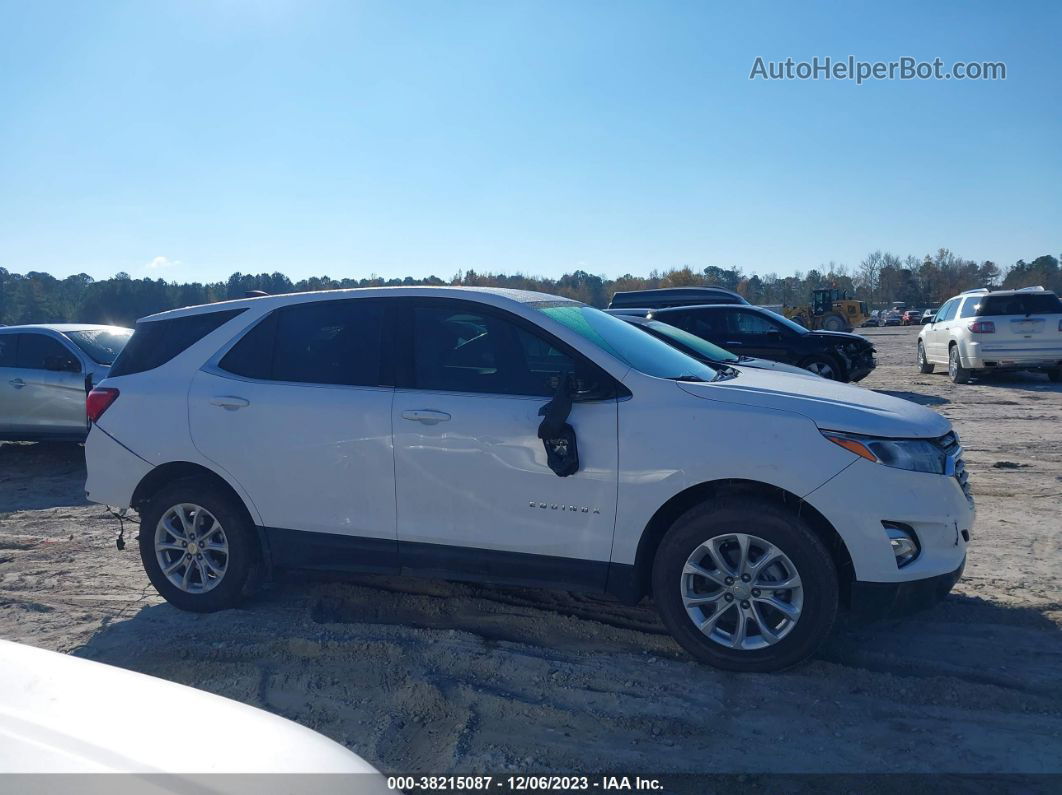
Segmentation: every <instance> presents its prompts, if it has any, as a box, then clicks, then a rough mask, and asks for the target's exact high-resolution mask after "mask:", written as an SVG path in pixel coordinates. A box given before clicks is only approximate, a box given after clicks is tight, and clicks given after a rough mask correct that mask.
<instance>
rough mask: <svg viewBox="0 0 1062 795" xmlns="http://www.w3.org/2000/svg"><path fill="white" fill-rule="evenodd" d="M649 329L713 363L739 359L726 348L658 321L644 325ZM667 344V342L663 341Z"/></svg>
mask: <svg viewBox="0 0 1062 795" xmlns="http://www.w3.org/2000/svg"><path fill="white" fill-rule="evenodd" d="M645 325H646V326H647V327H648V328H649V329H651V330H652V331H653V332H655V333H656V335H657V336H660V337H667V338H668V340H674V341H675V342H676V343H678V344H679V345H681V346H682V347H683V348H687V349H689V350H691V351H693V352H694V353H696V354H697V355H698V356H703V357H704V358H705V359H711V360H712V361H713V362H736V361H739V358H738V357H737V356H736V355H735V354H733V353H731V352H730V351H728V350H726V348H720V347H719V346H718V345H713V344H712V343H710V342H708V340H706V339H701V338H700V337H698V336H697V335H696V334H690V333H689V332H688V331H684V330H683V329H680V328H678V327H676V326H670V325H668V324H667V323H661V322H660V321H659V320H650V321H649V322H648V323H646V324H645ZM665 342H667V340H665Z"/></svg>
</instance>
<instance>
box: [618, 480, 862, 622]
mask: <svg viewBox="0 0 1062 795" xmlns="http://www.w3.org/2000/svg"><path fill="white" fill-rule="evenodd" d="M733 496H737V497H752V498H756V499H760V500H764V501H768V502H771V503H774V504H776V505H781V506H782V507H784V508H785V509H786V510H788V511H791V512H793V513H794V514H795V515H796V516H798V517H800V518H801V519H803V520H804V521H806V522H807V523H808V524H809V525H810V527H811V529H812V530H813V531H814V532H815V534H816V535H817V536H818V537H819V540H821V541H822V543H823V546H825V547H826V550H827V552H829V554H830V559H831V560H833V563H834V566H835V567H836V570H837V581H838V583H839V584H840V586H841V593H840V598H841V603H842V604H848V603H849V601H850V595H851V584H852V581H853V580H854V579H855V569H854V567H853V565H852V556H851V554H850V553H849V552H848V547H847V545H846V544H845V543H844V539H843V538H841V534H840V533H838V532H837V529H836V528H835V527H834V526H833V525H832V524H831V523H830V521H829V520H828V519H827V518H826V517H825V516H823V515H822V513H820V512H819V511H818V510H817V509H816V508H815V507H814V506H813V505H811V504H810V503H808V502H806V501H804V500H802V499H800V497H798V496H797V495H795V494H793V493H792V492H789V491H786V490H785V489H782V488H779V487H777V486H772V485H770V484H769V483H763V482H760V481H755V480H743V479H727V480H715V481H708V482H705V483H698V484H697V485H695V486H690V487H689V488H687V489H685V490H684V491H681V492H679V493H678V494H676V495H674V496H673V497H671V499H669V500H668V501H667V502H665V503H664V504H663V505H661V506H660V508H658V509H657V511H656V513H655V514H653V517H652V518H651V519H650V520H649V523H648V524H647V525H646V526H645V529H644V530H643V531H642V536H641V539H640V540H639V542H638V551H637V553H636V555H635V562H634V566H633V572H630V573H629V575H628V577H629V578H630V581H629V582H628V583H626V587H625V588H622V589H619V588H616V589H615V591H616V592H617V595H620V596H622V597H623V598H624V599H625V601H634V602H636V601H638V600H639V599H641V598H642V597H643V596H646V595H648V594H649V593H650V590H651V588H650V582H651V579H652V570H653V560H654V559H655V557H656V552H657V550H658V549H659V547H660V542H661V541H662V540H663V538H664V535H665V534H666V533H667V531H668V530H669V529H670V528H671V526H672V525H673V524H674V523H675V521H676V520H677V519H678V518H679V517H680V516H681V515H682V514H683V513H685V512H686V511H687V510H689V509H690V508H692V507H693V506H695V505H698V504H700V503H702V502H705V501H707V500H713V499H720V498H722V497H733ZM611 584H612V582H611V578H610V585H611ZM610 590H613V589H611V588H610Z"/></svg>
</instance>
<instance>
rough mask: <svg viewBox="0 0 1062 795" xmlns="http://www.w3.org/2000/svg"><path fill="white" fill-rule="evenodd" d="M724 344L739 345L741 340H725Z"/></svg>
mask: <svg viewBox="0 0 1062 795" xmlns="http://www.w3.org/2000/svg"><path fill="white" fill-rule="evenodd" d="M724 344H726V345H740V344H741V340H727V341H726V342H725V343H724Z"/></svg>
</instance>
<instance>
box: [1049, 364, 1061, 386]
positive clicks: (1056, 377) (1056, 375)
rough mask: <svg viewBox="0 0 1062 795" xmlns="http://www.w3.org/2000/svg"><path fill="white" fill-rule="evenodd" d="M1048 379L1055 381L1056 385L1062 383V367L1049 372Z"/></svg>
mask: <svg viewBox="0 0 1062 795" xmlns="http://www.w3.org/2000/svg"><path fill="white" fill-rule="evenodd" d="M1047 377H1048V378H1050V379H1051V380H1052V381H1054V382H1055V383H1056V384H1057V383H1058V382H1059V381H1062V367H1052V368H1051V369H1050V370H1048V371H1047Z"/></svg>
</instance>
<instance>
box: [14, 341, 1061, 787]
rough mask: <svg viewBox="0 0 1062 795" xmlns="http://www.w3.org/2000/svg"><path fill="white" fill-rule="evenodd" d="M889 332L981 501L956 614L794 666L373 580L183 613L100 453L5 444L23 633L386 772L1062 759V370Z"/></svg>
mask: <svg viewBox="0 0 1062 795" xmlns="http://www.w3.org/2000/svg"><path fill="white" fill-rule="evenodd" d="M916 333H917V329H903V328H890V329H873V330H870V331H869V332H868V336H870V337H872V338H873V339H874V341H875V342H876V344H877V345H878V351H879V354H878V355H879V361H880V364H879V367H878V369H877V370H876V371H875V372H874V373H873V374H872V375H871V376H870V377H869V378H868V379H867V380H866V381H865V382H864V384H863V386H865V387H866V388H868V389H877V390H882V391H886V392H889V393H891V394H896V395H899V396H901V397H905V398H908V399H911V400H915V401H917V402H920V403H923V404H926V405H928V406H931V407H932V408H934V409H935V410H937V411H939V412H941V413H942V414H944V415H945V416H947V417H948V418H949V419H951V420H952V421H953V422H954V424H955V425H956V427H957V430H958V431H959V434H960V436H961V437H962V439H963V442H964V445H965V446H966V449H967V465H968V467H969V469H970V470H971V480H972V483H973V488H974V492H975V495H976V498H977V501H978V511H979V517H978V524H977V526H976V528H975V532H974V538H973V545H972V547H971V552H970V559H969V562H968V566H967V570H966V576H965V578H964V579H963V580H962V581H961V582H960V584H959V585H958V586H957V590H956V592H955V593H954V594H953V595H952V596H951V597H950V598H949V599H948V600H947V601H946V602H945V603H943V604H942V605H940V606H939V607H937V608H935V609H933V610H931V611H929V612H926V613H923V614H920V615H918V616H916V617H914V618H911V619H907V620H903V621H891V622H886V623H879V624H875V625H872V626H869V627H858V628H853V627H845V628H842V629H839V630H838V631H837V633H836V635H835V637H834V639H833V640H832V641H831V642H830V643H829V644H828V646H827V647H826V648H825V649H824V650H823V652H822V653H821V654H820V655H819V657H818V658H817V659H815V660H813V661H812V662H810V663H808V664H806V665H804V666H802V667H800V668H799V669H797V670H794V671H791V672H788V673H784V674H770V675H734V674H727V673H723V672H718V671H715V670H712V669H710V668H705V667H702V666H699V665H696V664H694V663H693V662H691V661H690V660H689V659H688V658H687V657H686V656H685V655H684V654H683V653H682V652H681V651H680V649H679V648H678V647H677V646H676V645H675V644H674V643H673V642H672V641H671V640H670V639H669V638H668V636H667V635H665V634H664V632H663V630H662V628H661V625H660V624H659V622H658V621H657V620H656V618H655V615H654V613H653V611H652V609H651V607H650V606H647V605H643V606H640V607H637V608H625V607H621V606H618V605H616V604H614V603H611V602H607V601H603V600H598V599H594V598H588V597H585V596H577V595H570V594H563V593H546V592H538V591H524V590H514V589H501V588H488V587H480V586H470V585H462V584H452V583H441V582H423V581H414V580H397V579H389V578H369V577H363V578H359V579H357V580H351V581H345V582H324V581H320V580H310V579H301V578H299V579H288V580H286V581H285V582H283V583H279V584H276V585H274V586H272V587H271V588H269V589H268V590H266V591H265V592H263V593H262V594H261V595H260V596H259V597H258V598H256V599H255V600H254V601H252V602H250V603H248V604H247V605H245V607H244V608H243V609H240V610H235V611H229V612H226V613H220V614H215V615H209V616H199V615H192V614H186V613H180V612H178V611H177V610H175V609H173V608H171V607H169V606H168V605H166V604H164V603H162V602H161V600H160V599H159V598H158V597H157V596H156V595H155V593H154V591H153V590H152V589H151V588H150V586H149V585H148V583H147V579H146V577H145V576H144V574H143V572H142V570H141V567H140V563H139V559H138V556H137V553H136V551H135V544H132V543H131V544H130V546H129V547H128V548H127V549H126V550H125V551H124V552H118V551H116V549H115V546H114V537H115V534H116V530H117V525H116V522H115V521H114V520H113V519H111V518H109V517H107V516H105V514H104V512H103V510H102V509H101V508H100V507H99V506H93V505H89V504H86V503H85V501H84V498H83V496H82V483H83V479H84V463H83V454H82V450H81V448H80V447H72V446H43V445H32V444H4V445H0V636H2V637H4V638H9V639H13V640H19V641H24V642H27V643H30V644H33V645H36V646H42V647H45V648H49V649H56V650H59V651H64V652H71V653H74V654H78V655H81V656H84V657H89V658H92V659H95V660H101V661H104V662H108V663H112V664H115V665H120V666H123V667H126V668H130V669H133V670H137V671H142V672H145V673H149V674H154V675H156V676H161V677H164V678H166V679H171V680H174V681H177V682H182V683H184V684H188V685H193V686H195V687H200V688H203V689H205V690H209V691H211V692H214V693H219V694H221V695H224V696H228V697H230V698H235V699H237V700H240V701H244V702H247V703H249V704H252V705H255V706H258V707H263V708H265V709H267V710H270V711H272V712H275V713H278V714H280V715H283V716H285V717H288V718H292V719H294V720H296V721H298V722H300V723H303V724H305V725H307V726H310V727H312V728H314V729H317V730H319V731H321V732H324V733H325V734H326V735H329V736H331V737H333V738H335V739H336V740H338V741H340V742H342V743H345V744H346V745H347V746H349V747H350V748H351V749H353V750H354V751H356V752H357V753H359V754H361V755H362V756H364V757H365V758H366V759H368V760H369V761H370V762H372V763H374V764H375V765H377V766H378V767H380V768H381V769H382V770H384V771H385V772H428V773H443V772H457V773H471V772H482V771H488V770H489V771H493V772H498V771H503V770H506V769H511V770H519V771H521V772H548V771H555V772H590V771H601V770H614V771H615V770H622V771H627V772H642V771H644V772H654V773H663V772H738V771H747V772H778V771H805V772H825V771H832V772H853V773H860V772H899V771H910V772H941V771H964V772H985V773H993V772H994V773H1003V772H1006V773H1016V772H1048V771H1054V772H1062V632H1060V627H1062V521H1060V508H1062V497H1060V493H1062V385H1058V384H1050V383H1049V382H1048V381H1047V379H1046V378H1045V377H1044V376H1042V375H1015V376H1008V377H1000V378H996V379H991V380H987V381H983V382H981V383H978V384H973V385H968V386H956V385H953V384H951V382H950V381H948V379H947V378H946V376H944V375H941V374H934V375H919V374H918V372H917V370H916V368H915V367H914V364H913V362H914V339H915V336H916Z"/></svg>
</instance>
